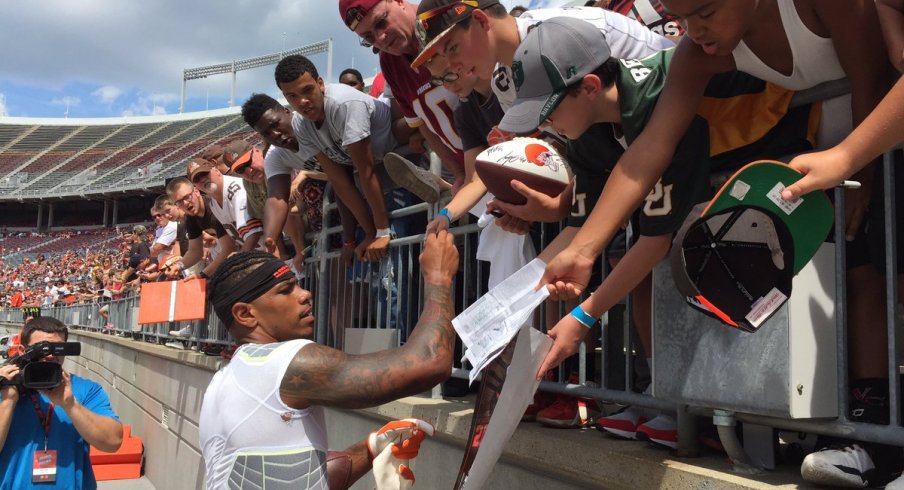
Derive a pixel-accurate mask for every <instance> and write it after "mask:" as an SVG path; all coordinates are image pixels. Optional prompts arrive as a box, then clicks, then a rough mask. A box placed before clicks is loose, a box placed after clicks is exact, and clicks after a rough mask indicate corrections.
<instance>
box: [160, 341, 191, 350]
mask: <svg viewBox="0 0 904 490" xmlns="http://www.w3.org/2000/svg"><path fill="white" fill-rule="evenodd" d="M163 345H165V346H167V347H172V348H173V349H179V350H186V349H185V344H183V343H182V342H180V341H178V340H173V341H170V342H167V343H165V344H163Z"/></svg>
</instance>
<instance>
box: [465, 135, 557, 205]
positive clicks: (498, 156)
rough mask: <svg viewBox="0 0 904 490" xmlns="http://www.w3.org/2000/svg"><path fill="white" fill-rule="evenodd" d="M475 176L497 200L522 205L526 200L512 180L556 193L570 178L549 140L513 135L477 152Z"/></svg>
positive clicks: (554, 194)
mask: <svg viewBox="0 0 904 490" xmlns="http://www.w3.org/2000/svg"><path fill="white" fill-rule="evenodd" d="M474 165H475V168H476V170H477V175H479V176H480V179H481V180H482V181H483V183H484V184H485V185H486V187H487V190H488V191H489V192H491V193H492V194H493V195H494V196H496V199H499V200H500V201H505V202H507V203H511V204H524V203H526V202H527V199H526V198H525V197H524V196H522V195H521V194H520V193H518V191H516V190H515V189H513V188H512V185H511V182H512V180H518V181H521V182H523V183H524V184H525V185H526V186H528V187H530V188H531V189H534V190H535V191H538V192H542V193H544V194H546V195H548V196H557V195H559V194H561V193H562V191H563V190H565V187H566V186H567V185H568V182H569V181H571V169H570V168H568V163H566V162H565V159H564V158H562V156H561V155H559V152H558V151H556V149H555V148H553V147H552V145H550V144H549V143H547V142H545V141H542V140H539V139H535V138H515V139H513V140H510V141H504V142H502V143H499V144H497V145H493V146H491V147H489V148H487V149H486V150H483V151H482V152H480V154H479V155H477V159H476V162H475V164H474Z"/></svg>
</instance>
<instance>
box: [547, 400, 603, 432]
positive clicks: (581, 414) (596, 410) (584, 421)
mask: <svg viewBox="0 0 904 490" xmlns="http://www.w3.org/2000/svg"><path fill="white" fill-rule="evenodd" d="M600 413H601V410H600V407H599V405H598V404H597V403H596V401H595V400H589V399H586V398H577V397H574V396H567V395H559V397H558V398H557V399H556V401H555V402H553V404H552V405H550V406H548V407H546V408H544V409H542V410H540V411H539V412H537V422H540V423H541V424H543V425H547V426H549V427H557V428H560V429H570V428H578V427H586V426H588V425H590V424H592V423H593V421H594V420H595V419H596V417H599V416H600Z"/></svg>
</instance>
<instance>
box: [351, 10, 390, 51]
mask: <svg viewBox="0 0 904 490" xmlns="http://www.w3.org/2000/svg"><path fill="white" fill-rule="evenodd" d="M359 10H361V9H359V8H358V7H354V8H351V9H349V13H351V12H352V11H355V14H354V15H359V14H358V11H359ZM364 15H367V12H364ZM387 17H389V11H388V10H387V11H386V12H383V15H381V16H380V17H379V18H378V19H377V20H376V21H375V22H374V26H373V28H372V29H371V31H370V32H365V33H364V34H362V35H361V38H360V39H358V42H359V43H360V44H361V46H363V47H365V48H371V47H373V45H374V44H376V43H377V34H378V33H380V32H382V31H383V30H385V29H386V27H387V26H388V25H389V22H388V21H387V20H386V18H387ZM363 18H364V16H363V15H361V17H360V19H363ZM360 19H359V20H357V21H355V22H353V23H351V24H349V22H348V17H347V16H346V24H349V27H351V28H352V30H355V27H357V26H358V23H359V22H360ZM352 25H354V26H355V27H352Z"/></svg>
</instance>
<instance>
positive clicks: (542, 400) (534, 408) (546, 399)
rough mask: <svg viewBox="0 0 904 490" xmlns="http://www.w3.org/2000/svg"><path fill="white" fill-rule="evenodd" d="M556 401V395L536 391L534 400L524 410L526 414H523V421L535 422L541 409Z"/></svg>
mask: <svg viewBox="0 0 904 490" xmlns="http://www.w3.org/2000/svg"><path fill="white" fill-rule="evenodd" d="M553 402H555V397H553V396H552V395H550V394H548V393H542V392H539V391H538V392H536V393H534V401H533V402H531V404H530V405H528V406H527V408H526V409H525V410H524V415H522V416H521V421H522V422H535V421H536V420H537V414H538V413H539V412H540V410H543V409H544V408H546V407H548V406H550V405H552V403H553Z"/></svg>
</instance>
